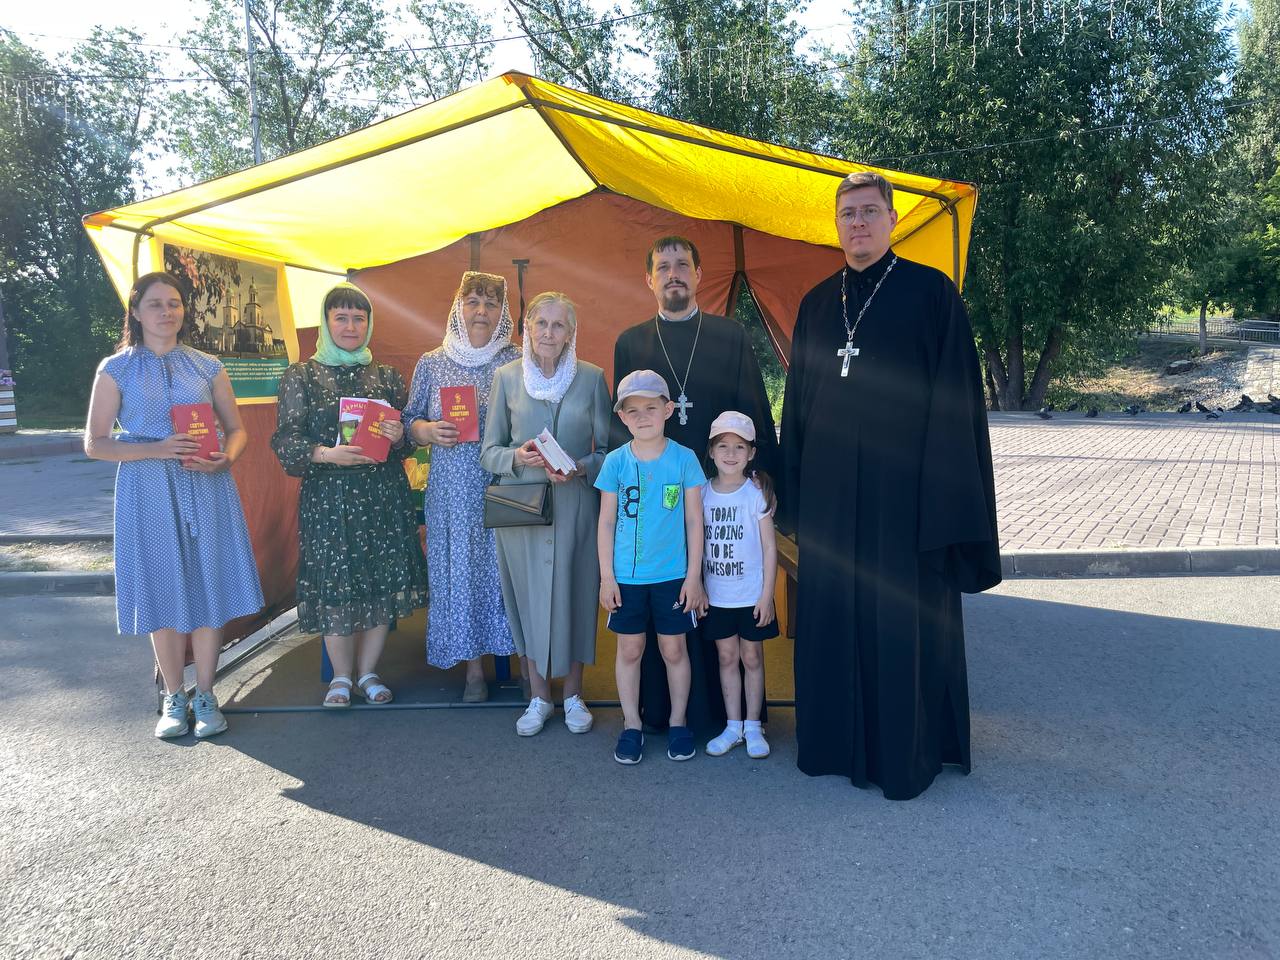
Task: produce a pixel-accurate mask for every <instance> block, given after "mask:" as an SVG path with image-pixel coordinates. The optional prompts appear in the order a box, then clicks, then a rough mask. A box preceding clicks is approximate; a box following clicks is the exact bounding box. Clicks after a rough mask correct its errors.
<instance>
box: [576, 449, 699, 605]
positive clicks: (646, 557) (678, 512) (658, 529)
mask: <svg viewBox="0 0 1280 960" xmlns="http://www.w3.org/2000/svg"><path fill="white" fill-rule="evenodd" d="M706 479H707V478H706V476H705V474H703V472H702V467H701V466H700V465H699V464H698V458H697V456H695V455H694V452H693V451H692V450H690V449H689V448H688V447H682V446H680V444H678V443H676V442H675V441H674V440H671V439H669V438H668V440H667V446H666V449H665V450H663V451H662V454H661V455H660V456H659V457H657V458H656V459H654V460H637V459H636V457H635V454H633V453H632V452H631V444H630V443H627V444H624V445H623V446H621V447H618V449H617V450H614V451H613V452H612V453H610V454H609V455H608V456H607V457H605V458H604V465H603V466H602V467H601V468H600V475H599V476H598V477H596V483H595V486H596V489H597V490H602V491H604V492H605V493H616V494H617V495H618V523H617V526H616V527H615V528H614V531H613V575H614V578H615V579H616V580H617V581H618V582H619V583H632V584H636V583H662V582H663V581H666V580H683V579H684V577H685V573H686V572H687V571H688V565H689V555H688V545H687V544H686V543H685V528H684V498H685V491H686V490H688V489H689V488H691V487H700V486H702V484H703V483H705V482H706Z"/></svg>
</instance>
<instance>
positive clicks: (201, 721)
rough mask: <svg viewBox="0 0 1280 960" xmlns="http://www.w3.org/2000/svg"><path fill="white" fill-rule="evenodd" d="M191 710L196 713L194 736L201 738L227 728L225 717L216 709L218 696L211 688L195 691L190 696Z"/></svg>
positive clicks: (214, 734)
mask: <svg viewBox="0 0 1280 960" xmlns="http://www.w3.org/2000/svg"><path fill="white" fill-rule="evenodd" d="M191 712H192V713H194V714H195V715H196V736H197V737H199V738H200V739H201V740H203V739H204V738H205V737H212V736H216V735H217V734H219V733H222V731H223V730H225V729H227V718H226V717H224V716H223V715H222V711H221V710H219V709H218V698H217V697H215V696H214V695H213V691H211V690H210V691H206V690H197V691H196V695H195V696H194V697H192V698H191Z"/></svg>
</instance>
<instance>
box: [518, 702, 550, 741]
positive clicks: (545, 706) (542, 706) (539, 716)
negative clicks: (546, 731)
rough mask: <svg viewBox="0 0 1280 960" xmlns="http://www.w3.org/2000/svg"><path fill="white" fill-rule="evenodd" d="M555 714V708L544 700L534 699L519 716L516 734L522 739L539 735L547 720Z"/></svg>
mask: <svg viewBox="0 0 1280 960" xmlns="http://www.w3.org/2000/svg"><path fill="white" fill-rule="evenodd" d="M555 712H556V708H555V707H554V706H552V705H551V704H550V703H548V702H547V701H546V700H543V699H542V698H541V697H534V698H533V699H532V700H530V701H529V706H528V707H527V708H526V709H525V711H524V713H522V714H521V715H520V719H519V720H517V721H516V733H518V734H520V736H522V737H532V736H534V735H535V734H538V733H541V732H542V728H543V727H545V726H546V725H547V720H549V719H550V717H551V714H553V713H555Z"/></svg>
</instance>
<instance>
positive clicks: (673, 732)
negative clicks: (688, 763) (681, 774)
mask: <svg viewBox="0 0 1280 960" xmlns="http://www.w3.org/2000/svg"><path fill="white" fill-rule="evenodd" d="M697 752H698V748H697V747H695V746H694V745H693V733H692V732H691V731H690V730H689V728H688V727H670V728H668V730H667V759H668V760H692V759H693V757H694V754H696V753H697Z"/></svg>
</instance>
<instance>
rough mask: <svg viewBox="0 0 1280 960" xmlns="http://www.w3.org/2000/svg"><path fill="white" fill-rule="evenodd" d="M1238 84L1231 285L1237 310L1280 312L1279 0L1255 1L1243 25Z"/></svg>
mask: <svg viewBox="0 0 1280 960" xmlns="http://www.w3.org/2000/svg"><path fill="white" fill-rule="evenodd" d="M1234 87H1235V88H1234V91H1233V93H1234V98H1235V99H1236V100H1237V101H1238V102H1240V103H1241V104H1242V105H1241V107H1240V109H1239V111H1238V113H1237V114H1236V117H1235V120H1236V136H1235V138H1234V142H1235V144H1236V145H1237V147H1238V170H1239V174H1238V180H1237V189H1236V190H1235V191H1234V194H1233V202H1234V205H1235V207H1236V209H1237V211H1238V212H1237V217H1236V222H1237V233H1236V243H1235V245H1234V246H1233V247H1232V248H1231V251H1230V252H1231V254H1232V255H1233V257H1234V263H1233V268H1234V269H1233V270H1232V273H1231V275H1230V282H1231V288H1232V292H1233V294H1234V301H1235V305H1236V307H1237V310H1238V311H1241V312H1245V313H1263V314H1268V315H1271V316H1280V0H1254V2H1253V4H1252V10H1251V12H1250V14H1249V15H1248V16H1246V17H1245V19H1244V21H1243V23H1242V24H1241V27H1240V69H1239V71H1238V72H1237V74H1236V78H1235V85H1234Z"/></svg>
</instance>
